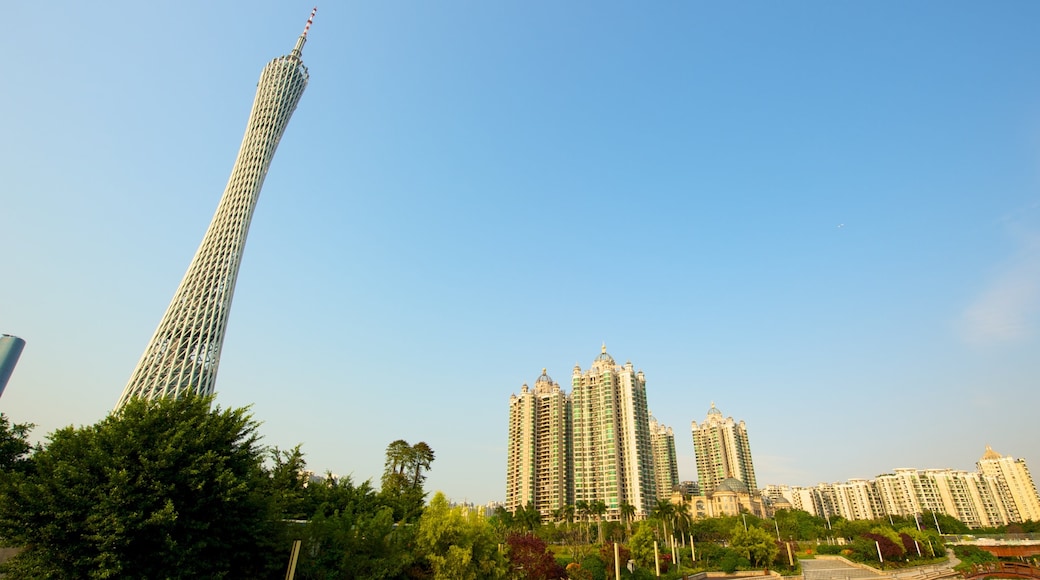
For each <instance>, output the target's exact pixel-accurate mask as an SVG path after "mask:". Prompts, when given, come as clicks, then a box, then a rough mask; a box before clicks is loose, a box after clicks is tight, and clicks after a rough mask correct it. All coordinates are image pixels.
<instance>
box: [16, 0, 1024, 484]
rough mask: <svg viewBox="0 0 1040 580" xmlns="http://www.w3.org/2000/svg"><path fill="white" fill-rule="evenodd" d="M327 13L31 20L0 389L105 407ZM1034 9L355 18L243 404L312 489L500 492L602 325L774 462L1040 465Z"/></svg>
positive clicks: (662, 379)
mask: <svg viewBox="0 0 1040 580" xmlns="http://www.w3.org/2000/svg"><path fill="white" fill-rule="evenodd" d="M310 9H311V4H305V3H302V2H298V1H296V0H291V1H286V0H280V1H278V2H274V1H263V2H249V3H245V2H241V3H231V2H225V3H210V2H196V1H188V2H176V3H159V4H157V5H154V4H153V3H148V2H145V3H141V2H134V3H131V2H104V3H82V2H70V1H67V0H66V1H56V2H47V3H39V2H25V1H17V2H8V3H5V4H4V7H3V8H0V51H2V52H3V53H4V54H5V55H6V56H5V58H3V59H2V60H0V78H3V79H4V82H3V90H0V183H2V186H0V246H2V247H3V248H4V251H3V256H4V258H3V262H2V264H0V332H3V333H8V334H14V335H17V336H21V337H22V338H24V339H25V340H26V341H27V345H26V348H25V352H24V353H23V355H22V358H21V361H20V363H19V365H18V367H17V368H16V369H15V372H14V375H13V376H12V378H11V382H10V384H9V385H8V387H7V391H6V392H5V393H4V395H3V398H2V400H0V410H2V411H3V412H4V413H6V414H7V415H8V416H9V417H10V419H11V420H13V421H16V422H34V423H36V424H37V425H38V427H37V429H36V431H35V433H34V435H35V436H36V437H37V438H42V437H44V436H45V435H46V434H47V433H49V432H51V431H53V430H54V429H56V428H58V427H62V426H65V425H70V424H72V425H87V424H92V423H95V422H97V421H98V420H100V419H102V418H103V417H104V416H105V415H106V414H107V413H108V412H109V411H110V410H111V408H112V406H113V405H114V404H115V403H116V400H117V399H118V397H119V395H120V393H121V392H122V389H123V386H124V385H125V383H126V381H127V379H128V378H129V376H130V372H131V371H132V370H133V367H134V365H135V363H136V362H137V359H138V357H140V355H141V352H142V351H143V350H144V347H145V345H146V343H147V341H148V339H149V337H150V336H151V333H152V332H153V331H154V329H155V327H156V325H157V324H158V322H159V319H160V317H161V316H162V314H163V312H164V310H165V308H166V306H167V304H168V302H169V300H170V298H171V296H172V295H173V292H174V290H175V288H176V286H177V283H178V282H179V281H180V278H181V276H182V275H183V274H184V271H185V270H186V268H187V266H188V263H189V261H190V260H191V257H192V255H193V254H194V252H195V249H196V247H197V246H198V243H199V241H200V240H201V239H202V235H203V233H204V232H205V230H206V227H207V225H208V224H209V220H210V217H211V216H212V214H213V212H214V210H215V208H216V205H217V201H218V199H219V197H220V194H221V192H222V191H223V189H224V185H225V183H226V180H227V178H228V175H229V174H230V171H231V166H232V163H233V162H234V159H235V155H236V152H237V150H238V147H239V143H240V140H241V138H242V134H243V132H244V130H245V123H246V119H247V117H248V114H249V109H250V105H251V103H252V99H253V93H254V91H255V86H256V82H257V79H258V78H259V75H260V71H261V69H262V68H263V66H264V65H265V64H266V63H267V62H268V61H269V60H270V59H272V58H274V57H276V56H279V55H282V54H286V53H288V52H289V51H290V50H291V49H292V47H293V44H294V43H295V40H296V37H297V36H298V35H299V33H300V31H301V30H302V29H303V25H304V23H305V21H306V19H307V16H308V14H309V13H310ZM1037 22H1040V3H1037V2H1031V1H1009V2H999V3H979V2H952V1H945V0H944V1H920V2H895V1H892V2H859V3H855V2H833V1H820V2H797V3H795V2H728V1H727V2H694V1H689V0H683V1H662V2H652V3H634V2H623V3H622V2H602V1H600V2H590V1H580V0H573V1H567V2H543V1H525V2H512V1H502V2H478V1H476V0H470V1H456V0H438V1H436V2H402V1H389V2H386V1H381V2H349V3H345V2H340V3H335V4H330V5H323V6H319V9H318V14H317V17H316V19H315V22H314V26H313V27H312V29H311V34H310V37H309V42H308V43H307V46H306V48H305V49H304V62H305V63H306V64H307V66H308V67H309V68H310V71H311V82H310V85H309V87H308V88H307V91H306V92H305V93H304V95H303V98H302V100H301V103H300V105H299V108H298V109H297V111H296V114H295V117H294V118H293V120H292V122H291V123H290V124H289V128H288V131H287V132H286V134H285V137H284V138H283V139H282V142H281V145H280V147H279V150H278V153H277V154H276V155H275V158H274V162H273V165H272V168H271V172H270V174H269V175H268V178H267V182H266V184H265V185H264V190H263V194H262V195H261V198H260V203H259V205H258V208H257V211H256V214H255V216H254V220H253V223H252V227H251V230H250V236H249V242H248V244H247V248H246V252H245V256H244V261H243V265H242V270H241V272H240V276H239V280H238V286H237V292H236V296H235V301H234V307H233V309H232V311H231V317H230V325H229V328H228V333H227V338H226V341H225V345H224V351H223V354H222V359H221V365H220V374H219V376H218V380H217V393H218V396H217V402H218V403H219V404H220V405H222V406H225V407H228V406H232V407H239V406H245V405H252V412H253V413H254V415H255V417H256V418H257V419H258V420H260V421H262V422H263V426H262V433H263V434H264V437H265V439H264V440H265V442H266V443H267V444H270V445H276V446H279V447H282V448H288V447H292V446H293V445H296V444H297V443H300V444H302V446H303V450H304V452H305V453H306V454H307V458H308V462H309V466H310V467H311V468H313V469H315V470H316V471H319V472H324V471H326V470H331V471H333V472H335V473H338V474H352V475H353V477H354V479H355V481H362V480H365V479H368V478H372V479H373V481H374V482H375V483H376V485H378V479H379V475H380V473H381V471H382V465H383V458H384V455H383V452H384V449H385V447H386V445H387V444H388V443H389V442H391V441H393V440H395V439H399V438H403V439H406V440H408V441H409V442H413V443H414V442H417V441H420V440H424V441H426V442H427V443H429V444H430V446H431V447H432V448H433V449H434V451H435V452H436V456H437V458H436V461H435V462H434V463H433V469H432V471H431V473H430V476H429V480H428V488H430V489H437V490H443V491H444V492H445V493H446V494H447V495H448V496H449V497H451V498H453V499H455V500H469V501H474V502H478V503H483V502H486V501H489V500H501V499H504V493H505V492H504V488H505V466H506V457H505V448H506V438H507V417H508V400H509V396H510V394H511V393H516V392H519V390H520V387H521V385H522V384H524V383H527V384H529V385H533V384H534V380H535V379H536V378H537V377H538V375H539V374H540V373H541V369H542V368H543V367H546V368H547V369H548V372H549V375H550V376H552V377H553V378H554V379H555V380H556V381H558V382H560V383H561V385H563V386H564V388H565V389H566V390H568V391H569V390H570V387H569V383H570V375H571V371H572V369H573V367H574V365H575V364H578V365H581V367H582V369H587V368H588V367H589V366H590V364H591V363H592V360H593V359H594V358H595V356H596V355H597V354H598V353H599V350H600V346H601V344H604V343H605V344H606V346H607V350H608V352H610V354H612V355H613V356H614V358H615V359H617V360H618V362H619V363H622V362H624V361H632V363H633V364H634V365H635V366H636V368H638V369H642V370H643V371H644V372H645V374H646V377H647V398H648V400H649V403H650V408H651V410H652V412H653V413H654V415H655V416H656V417H657V418H658V420H659V421H661V422H662V423H664V424H665V425H669V426H671V427H673V428H674V429H675V432H676V447H677V451H678V454H679V457H680V465H679V475H680V478H681V479H684V480H692V479H696V469H695V464H694V461H693V445H692V440H691V437H690V432H689V429H690V421H692V420H696V421H698V422H700V421H702V420H703V419H704V417H705V415H706V413H707V411H708V408H709V407H710V405H711V403H712V402H713V401H714V402H715V404H716V405H717V406H718V407H719V408H720V410H721V411H722V412H723V413H724V414H725V415H726V416H733V417H734V418H735V419H737V420H740V419H743V420H745V421H746V422H747V424H748V429H749V437H750V441H751V448H752V452H753V457H754V461H755V467H756V470H757V476H758V482H759V484H760V485H766V484H790V485H815V484H817V483H820V482H834V481H844V480H847V479H850V478H872V477H874V476H876V475H878V474H880V473H885V472H888V471H891V470H892V469H894V468H897V467H916V468H936V467H951V468H956V469H966V470H974V463H975V461H976V460H978V458H979V457H980V456H981V455H982V453H983V451H984V450H985V446H986V445H987V444H988V445H991V446H993V448H994V449H995V450H996V451H998V452H1000V453H1003V454H1010V455H1013V456H1015V457H1024V458H1025V459H1026V460H1027V461H1029V462H1031V464H1032V465H1033V469H1034V471H1036V470H1040V453H1038V452H1040V445H1038V443H1040V421H1037V420H1036V415H1037V409H1040V354H1038V353H1040V332H1038V331H1040V34H1037V29H1036V23H1037Z"/></svg>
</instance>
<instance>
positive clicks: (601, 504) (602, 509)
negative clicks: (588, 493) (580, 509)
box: [589, 499, 607, 544]
mask: <svg viewBox="0 0 1040 580" xmlns="http://www.w3.org/2000/svg"><path fill="white" fill-rule="evenodd" d="M589 514H591V515H594V516H596V541H597V542H599V543H600V544H602V543H603V516H605V515H607V502H605V501H603V500H601V499H597V500H596V501H591V502H589Z"/></svg>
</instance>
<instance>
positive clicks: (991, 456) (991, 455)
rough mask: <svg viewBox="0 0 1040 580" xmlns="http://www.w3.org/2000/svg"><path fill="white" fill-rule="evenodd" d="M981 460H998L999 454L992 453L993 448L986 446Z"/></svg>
mask: <svg viewBox="0 0 1040 580" xmlns="http://www.w3.org/2000/svg"><path fill="white" fill-rule="evenodd" d="M982 458H983V459H1000V454H999V453H997V452H996V451H993V448H992V447H990V446H989V445H987V446H986V452H985V453H983V454H982Z"/></svg>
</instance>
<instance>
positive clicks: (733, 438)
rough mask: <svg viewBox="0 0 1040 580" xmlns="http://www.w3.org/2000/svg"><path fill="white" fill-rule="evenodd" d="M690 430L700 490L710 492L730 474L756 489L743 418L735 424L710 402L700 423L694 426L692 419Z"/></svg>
mask: <svg viewBox="0 0 1040 580" xmlns="http://www.w3.org/2000/svg"><path fill="white" fill-rule="evenodd" d="M691 430H692V432H693V453H694V455H695V456H696V457H697V479H698V482H699V483H700V486H701V490H702V491H704V492H712V491H714V490H715V488H716V487H718V485H719V484H720V483H722V481H723V480H724V479H726V478H728V477H732V478H734V479H739V480H740V481H741V482H743V483H744V485H746V486H747V488H748V490H749V491H750V492H751V493H755V490H757V489H758V488H757V487H756V485H757V484H756V482H755V466H754V465H753V464H752V463H751V445H750V444H749V443H748V435H747V426H746V425H745V424H744V421H741V422H740V423H736V422H734V421H733V417H727V418H723V416H722V411H719V410H718V409H717V408H715V403H712V404H711V409H709V410H708V416H707V418H706V419H705V420H704V423H702V424H701V425H698V424H697V422H696V421H693V422H692V424H691Z"/></svg>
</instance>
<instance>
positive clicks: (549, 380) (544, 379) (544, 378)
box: [534, 369, 553, 385]
mask: <svg viewBox="0 0 1040 580" xmlns="http://www.w3.org/2000/svg"><path fill="white" fill-rule="evenodd" d="M552 382H553V380H552V377H550V376H549V375H548V374H546V372H545V369H542V376H540V377H538V379H537V380H536V381H535V382H534V384H536V385H537V384H538V383H549V384H550V385H551V384H552Z"/></svg>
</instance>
